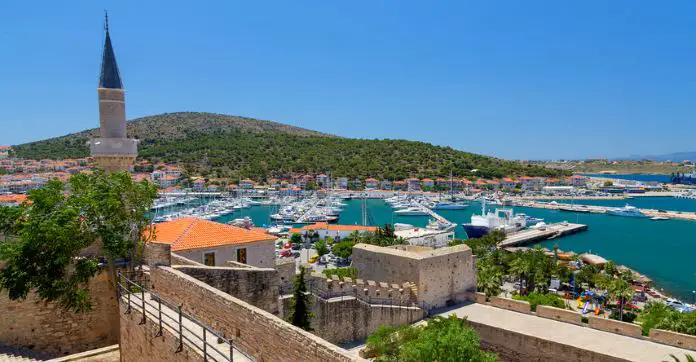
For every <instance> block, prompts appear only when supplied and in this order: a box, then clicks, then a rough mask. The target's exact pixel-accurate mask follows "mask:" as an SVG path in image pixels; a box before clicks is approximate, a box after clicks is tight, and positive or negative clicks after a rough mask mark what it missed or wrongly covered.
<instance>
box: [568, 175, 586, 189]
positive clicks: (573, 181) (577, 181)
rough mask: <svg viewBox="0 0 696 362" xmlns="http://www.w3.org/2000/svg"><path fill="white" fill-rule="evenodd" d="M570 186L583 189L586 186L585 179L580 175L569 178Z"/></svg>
mask: <svg viewBox="0 0 696 362" xmlns="http://www.w3.org/2000/svg"><path fill="white" fill-rule="evenodd" d="M570 185H571V186H578V187H584V186H586V185H587V177H585V176H581V175H573V176H570Z"/></svg>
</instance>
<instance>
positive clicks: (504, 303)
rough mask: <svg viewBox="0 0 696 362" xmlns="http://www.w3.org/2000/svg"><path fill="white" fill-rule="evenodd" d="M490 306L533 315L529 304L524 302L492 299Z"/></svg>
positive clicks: (498, 298)
mask: <svg viewBox="0 0 696 362" xmlns="http://www.w3.org/2000/svg"><path fill="white" fill-rule="evenodd" d="M490 304H491V305H492V306H494V307H498V308H503V309H508V310H511V311H515V312H520V313H526V314H529V313H531V312H532V311H531V306H530V305H529V302H527V301H524V300H514V299H508V298H501V297H492V298H491V302H490Z"/></svg>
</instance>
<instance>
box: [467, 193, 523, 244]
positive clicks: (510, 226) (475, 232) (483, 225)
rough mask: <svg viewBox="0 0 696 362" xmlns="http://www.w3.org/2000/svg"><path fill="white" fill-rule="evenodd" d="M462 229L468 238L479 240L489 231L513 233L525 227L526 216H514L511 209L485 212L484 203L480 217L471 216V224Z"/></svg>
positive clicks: (484, 203)
mask: <svg viewBox="0 0 696 362" xmlns="http://www.w3.org/2000/svg"><path fill="white" fill-rule="evenodd" d="M462 227H463V228H464V231H465V232H466V235H467V237H468V238H480V237H482V236H484V235H486V234H488V233H489V232H490V231H491V230H501V231H503V232H505V233H511V232H515V231H518V230H521V229H524V228H525V227H527V219H526V215H521V216H520V215H515V214H514V213H513V211H512V209H495V212H490V211H489V212H486V202H485V201H482V202H481V215H476V214H474V215H471V223H470V224H463V225H462Z"/></svg>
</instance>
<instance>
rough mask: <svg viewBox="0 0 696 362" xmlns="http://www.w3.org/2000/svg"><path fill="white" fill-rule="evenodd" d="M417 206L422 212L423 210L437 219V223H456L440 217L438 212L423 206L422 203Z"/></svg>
mask: <svg viewBox="0 0 696 362" xmlns="http://www.w3.org/2000/svg"><path fill="white" fill-rule="evenodd" d="M419 207H420V208H421V209H422V210H423V212H425V213H426V214H428V215H430V217H432V218H433V219H435V220H437V221H438V222H439V223H441V224H445V225H457V224H455V223H453V222H450V221H449V220H447V219H445V218H444V217H442V216H441V215H440V214H438V213H436V212H435V211H433V210H431V209H429V208H427V207H425V206H423V205H419Z"/></svg>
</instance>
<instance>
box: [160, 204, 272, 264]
mask: <svg viewBox="0 0 696 362" xmlns="http://www.w3.org/2000/svg"><path fill="white" fill-rule="evenodd" d="M276 239H277V237H275V236H273V235H270V234H267V233H266V232H264V231H261V230H260V229H251V230H248V229H244V228H239V227H236V226H231V225H227V224H222V223H218V222H214V221H208V220H204V219H199V218H194V217H187V218H182V219H177V220H173V221H167V222H163V223H160V224H156V225H155V233H154V238H153V240H152V242H155V243H166V244H170V245H171V247H172V252H174V253H177V254H179V255H181V256H183V257H186V258H188V259H191V260H193V261H196V262H199V263H203V264H206V265H210V266H229V265H227V262H228V261H235V262H239V263H244V264H249V265H253V266H257V267H262V268H273V267H275V254H274V251H275V246H274V242H275V240H276Z"/></svg>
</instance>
